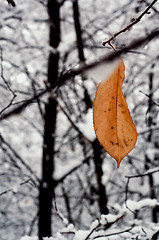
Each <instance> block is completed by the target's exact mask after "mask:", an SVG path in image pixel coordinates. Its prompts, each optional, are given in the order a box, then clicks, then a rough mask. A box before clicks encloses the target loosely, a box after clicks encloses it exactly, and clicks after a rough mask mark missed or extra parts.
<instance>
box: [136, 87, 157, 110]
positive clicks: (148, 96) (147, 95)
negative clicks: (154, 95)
mask: <svg viewBox="0 0 159 240" xmlns="http://www.w3.org/2000/svg"><path fill="white" fill-rule="evenodd" d="M139 92H140V93H142V94H144V95H145V96H146V97H147V98H150V95H149V94H147V93H144V92H143V91H141V90H140V91H139ZM151 101H152V103H153V104H155V105H156V106H158V107H159V103H156V102H155V101H154V100H153V99H151Z"/></svg>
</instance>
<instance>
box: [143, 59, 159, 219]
mask: <svg viewBox="0 0 159 240" xmlns="http://www.w3.org/2000/svg"><path fill="white" fill-rule="evenodd" d="M153 68H154V64H153V65H152V69H153ZM153 77H154V75H153V72H151V73H150V74H149V101H148V111H149V116H148V119H147V121H148V127H149V128H151V127H152V125H153V118H152V112H153V100H152V99H153ZM151 141H152V131H151V129H150V131H149V134H148V138H147V142H148V143H150V142H151ZM150 166H151V159H149V157H148V156H147V154H146V156H145V169H146V170H149V168H150ZM148 180H149V186H150V197H151V198H152V199H155V198H156V193H155V189H154V187H155V185H154V179H153V175H152V174H149V175H148ZM157 212H158V207H155V208H153V209H152V221H153V222H155V223H157V222H158V219H157Z"/></svg>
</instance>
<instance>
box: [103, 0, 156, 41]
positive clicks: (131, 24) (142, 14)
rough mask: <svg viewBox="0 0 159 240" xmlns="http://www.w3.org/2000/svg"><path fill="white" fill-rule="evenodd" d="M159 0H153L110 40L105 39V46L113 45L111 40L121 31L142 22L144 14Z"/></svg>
mask: <svg viewBox="0 0 159 240" xmlns="http://www.w3.org/2000/svg"><path fill="white" fill-rule="evenodd" d="M157 1H158V0H153V1H152V2H151V3H150V5H149V6H148V7H147V8H146V9H145V10H144V11H143V12H142V13H141V14H140V15H139V16H138V17H137V18H133V19H132V21H131V23H130V24H129V25H128V26H126V27H125V28H123V29H122V30H120V31H119V32H117V33H115V34H114V35H113V36H112V37H111V38H110V39H109V40H107V41H105V42H103V43H102V45H103V46H105V45H106V44H107V43H108V44H109V45H111V43H110V42H111V41H113V40H114V39H115V38H116V37H117V36H119V35H120V34H121V33H124V32H126V31H128V30H130V28H132V26H134V25H135V24H137V23H138V22H140V20H141V19H142V18H143V16H144V15H145V14H148V12H149V10H150V9H151V8H152V6H153V5H154V4H155V3H156V2H157Z"/></svg>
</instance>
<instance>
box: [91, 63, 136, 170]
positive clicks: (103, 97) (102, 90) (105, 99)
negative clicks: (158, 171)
mask: <svg viewBox="0 0 159 240" xmlns="http://www.w3.org/2000/svg"><path fill="white" fill-rule="evenodd" d="M124 71H125V66H124V63H123V60H122V58H120V62H119V65H118V66H117V67H116V69H115V71H114V72H113V73H112V75H111V76H110V77H109V78H108V79H107V80H105V81H103V82H101V83H100V84H99V86H98V89H97V92H96V96H95V100H94V107H93V122H94V129H95V133H96V136H97V138H98V140H99V142H100V143H101V145H102V146H103V147H104V149H105V150H106V151H107V152H108V153H109V154H110V155H111V156H112V157H113V158H115V159H116V161H117V164H118V166H119V165H120V162H121V160H122V159H123V158H124V157H125V156H126V155H127V154H128V153H129V152H130V151H131V150H132V149H133V148H134V146H135V143H136V140H137V132H136V128H135V125H134V123H133V121H132V118H131V116H130V112H129V109H128V105H127V103H126V100H125V97H124V95H123V93H122V90H121V87H122V84H123V81H124V77H125V74H124Z"/></svg>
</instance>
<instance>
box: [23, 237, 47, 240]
mask: <svg viewBox="0 0 159 240" xmlns="http://www.w3.org/2000/svg"><path fill="white" fill-rule="evenodd" d="M20 240H38V237H29V236H24V237H21V239H20ZM45 240H46V239H45ZM50 240H51V239H50Z"/></svg>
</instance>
